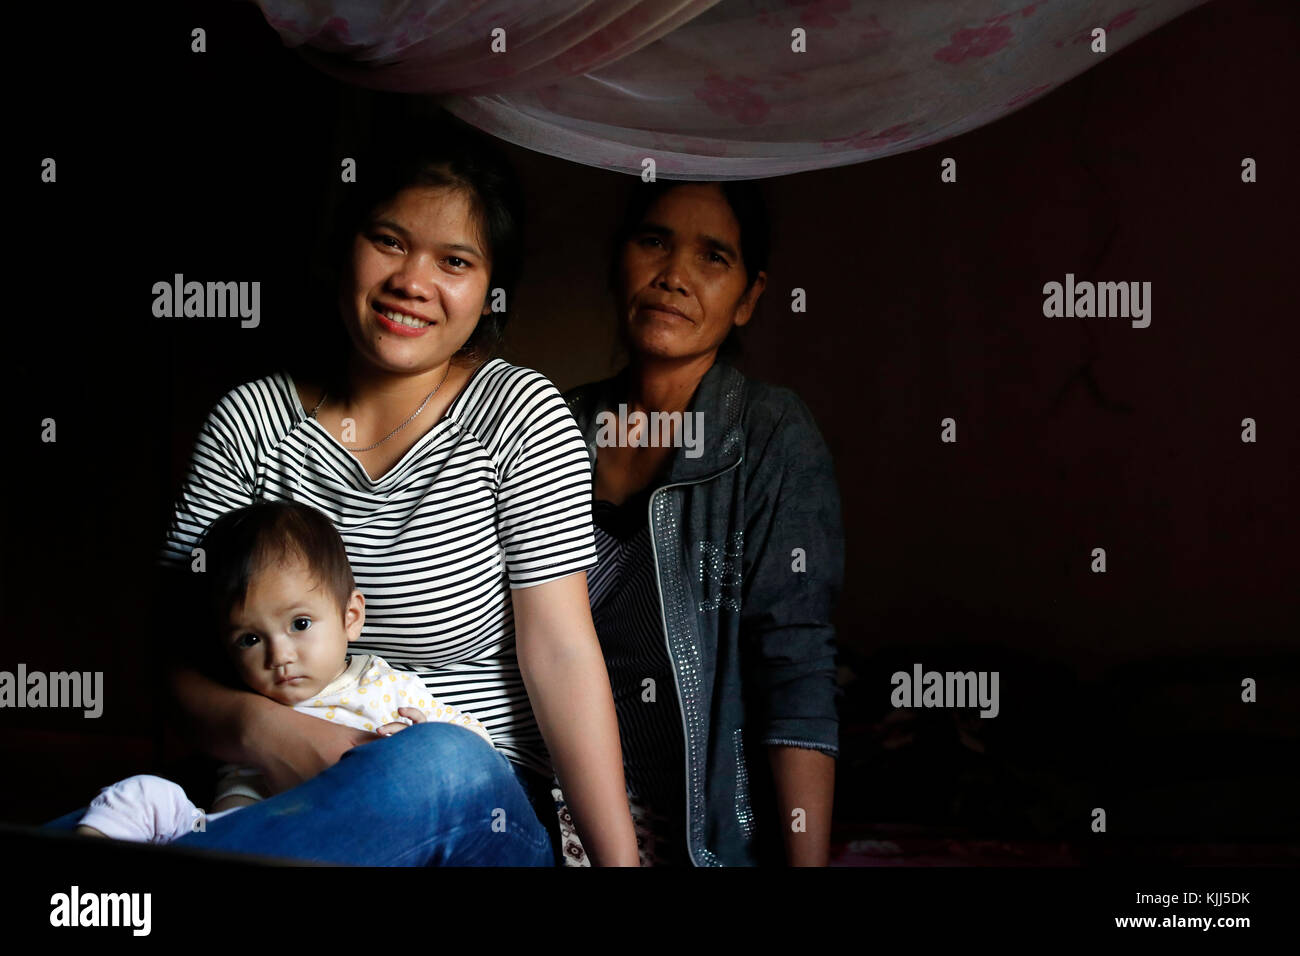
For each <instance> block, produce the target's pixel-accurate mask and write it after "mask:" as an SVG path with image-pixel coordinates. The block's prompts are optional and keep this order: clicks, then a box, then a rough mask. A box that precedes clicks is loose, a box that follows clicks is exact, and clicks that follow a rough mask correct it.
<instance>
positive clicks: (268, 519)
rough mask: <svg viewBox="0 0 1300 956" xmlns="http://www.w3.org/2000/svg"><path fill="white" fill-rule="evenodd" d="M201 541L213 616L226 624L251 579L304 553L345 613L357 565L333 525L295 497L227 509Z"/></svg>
mask: <svg viewBox="0 0 1300 956" xmlns="http://www.w3.org/2000/svg"><path fill="white" fill-rule="evenodd" d="M199 547H201V548H202V549H203V560H204V564H205V572H204V574H203V575H202V585H201V587H202V591H203V595H204V603H205V605H206V608H205V609H206V611H207V612H208V621H209V622H211V626H212V628H213V629H214V631H220V630H223V629H224V626H225V624H226V622H227V621H229V620H230V612H231V611H233V610H234V609H235V608H236V607H238V606H240V605H242V604H243V603H244V601H245V600H246V599H247V597H248V583H249V581H250V579H251V578H252V576H253V575H254V574H257V573H258V572H260V571H261V570H263V569H264V568H267V567H273V566H274V565H276V564H278V563H280V562H285V561H293V560H295V559H301V560H302V561H303V562H304V563H306V565H307V569H308V571H309V573H310V574H311V576H312V577H313V578H314V579H315V580H316V582H317V585H318V586H322V587H324V588H326V589H327V590H328V591H329V592H330V593H331V594H332V595H333V597H334V600H335V603H336V604H337V605H338V608H339V615H340V617H341V616H342V615H343V613H344V610H345V609H346V608H347V604H348V599H349V598H350V597H351V596H352V592H353V590H354V589H355V588H356V581H355V579H354V578H353V576H352V566H351V564H349V562H348V553H347V550H346V549H345V548H344V546H343V539H342V538H340V537H339V533H338V531H336V530H335V528H334V525H333V524H332V523H331V522H330V519H329V518H327V517H326V516H325V515H324V514H322V513H321V512H320V511H318V510H316V509H315V508H313V507H311V506H310V505H304V504H301V503H299V502H296V501H263V502H258V503H257V504H252V505H248V506H247V507H244V508H237V509H235V510H234V511H228V512H226V513H225V514H223V515H222V516H221V517H219V518H217V520H216V521H214V522H212V526H211V527H209V528H208V531H207V534H205V535H204V536H203V540H202V542H200V545H199Z"/></svg>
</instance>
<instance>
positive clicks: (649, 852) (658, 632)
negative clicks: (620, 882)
mask: <svg viewBox="0 0 1300 956" xmlns="http://www.w3.org/2000/svg"><path fill="white" fill-rule="evenodd" d="M653 490H654V489H653V488H646V489H645V490H644V491H643V492H641V493H640V494H637V495H634V496H632V497H631V498H629V499H628V500H627V501H625V502H624V503H623V504H622V505H614V504H612V503H610V502H608V501H600V500H598V501H596V502H595V514H594V516H595V521H596V552H597V555H598V556H599V564H598V565H597V567H596V568H595V569H594V570H593V571H591V572H590V573H589V574H588V582H587V590H588V594H589V596H590V598H591V608H592V618H593V620H594V622H595V625H596V633H597V634H598V635H599V637H600V646H601V650H602V651H603V652H604V655H605V664H606V667H607V668H608V670H609V681H610V686H611V688H612V689H613V692H614V708H615V710H616V711H617V712H618V727H619V736H620V737H621V738H622V742H623V772H624V775H625V777H626V780H627V790H628V803H629V805H630V807H631V809H632V815H633V819H634V822H635V825H636V831H637V842H638V844H639V845H640V850H641V860H642V865H643V866H690V858H689V856H688V854H687V852H686V770H685V762H686V751H685V745H684V742H683V731H682V716H681V709H680V707H679V706H678V703H677V685H676V679H675V678H674V676H673V668H672V662H671V661H670V660H669V657H668V649H667V645H666V643H665V642H666V638H665V637H664V623H663V611H662V609H661V607H660V603H659V588H658V585H657V584H656V582H655V570H654V553H653V550H652V548H651V544H650V524H649V515H648V510H647V509H648V506H649V500H650V493H651V492H652V491H653ZM647 679H649V680H652V681H654V683H653V685H649V684H647V683H646V681H647ZM651 688H653V699H647V698H649V697H650V696H651V694H650V689H651Z"/></svg>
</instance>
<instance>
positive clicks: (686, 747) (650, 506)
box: [646, 455, 745, 867]
mask: <svg viewBox="0 0 1300 956" xmlns="http://www.w3.org/2000/svg"><path fill="white" fill-rule="evenodd" d="M744 460H745V457H744V456H743V455H742V456H741V457H740V458H739V459H737V460H736V461H735V462H734V463H733V464H731V465H729V466H728V467H726V468H724V469H722V471H719V472H716V473H715V474H712V475H705V476H704V477H703V478H696V479H694V480H692V481H678V482H674V483H673V484H671V485H662V486H661V487H659V488H656V489H655V490H654V491H652V492H650V500H649V502H647V504H646V520H647V522H648V523H649V525H650V551H651V553H652V554H653V555H654V559H655V590H657V591H658V592H659V618H660V620H662V621H663V624H664V646H665V647H666V648H667V649H668V662H669V663H670V664H671V665H672V668H673V686H674V687H676V688H677V713H678V716H680V717H681V719H682V743H683V747H682V750H683V753H684V754H685V758H686V760H685V767H684V768H683V769H684V771H685V773H686V855H687V856H688V857H689V858H690V861H691V865H692V866H695V867H698V866H699V865H700V864H699V863H697V862H696V860H695V847H694V846H692V845H691V844H692V841H691V732H690V729H689V728H688V727H687V726H686V703H685V699H684V698H683V697H682V682H681V678H680V677H678V676H677V661H676V659H675V658H674V657H673V642H672V640H671V638H670V637H669V635H668V611H667V609H666V608H665V607H664V582H663V578H662V577H661V576H660V574H659V546H658V545H657V544H656V543H655V520H654V514H655V512H654V508H655V495H657V494H659V492H661V491H667V490H668V489H669V488H685V487H687V486H689V485H698V484H702V483H704V482H706V481H712V480H713V479H714V478H721V477H722V476H723V475H725V474H726V473H727V472H729V471H732V470H734V469H736V468H738V467H740V463H741V462H743V461H744ZM704 789H705V798H706V799H707V797H708V785H707V783H706V784H705V788H704Z"/></svg>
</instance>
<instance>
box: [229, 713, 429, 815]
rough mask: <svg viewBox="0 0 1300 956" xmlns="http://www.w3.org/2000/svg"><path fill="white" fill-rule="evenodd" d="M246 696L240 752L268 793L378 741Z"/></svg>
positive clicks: (286, 787)
mask: <svg viewBox="0 0 1300 956" xmlns="http://www.w3.org/2000/svg"><path fill="white" fill-rule="evenodd" d="M251 696H252V697H253V701H251V702H250V706H249V712H248V716H247V717H246V719H245V720H244V721H243V724H242V734H241V738H242V741H243V749H244V750H245V751H246V753H247V754H248V762H249V763H252V764H254V765H256V766H257V767H259V768H260V769H261V771H262V773H263V774H264V775H265V776H266V782H267V785H268V786H269V787H270V788H271V791H272V792H273V793H280V792H281V791H284V790H291V789H293V788H294V787H296V786H298V784H300V783H303V782H304V781H307V780H310V779H311V778H312V777H314V776H316V775H317V774H318V773H320V772H321V771H322V770H326V769H328V768H329V767H332V766H334V765H335V764H336V763H338V762H339V758H340V757H342V756H343V755H344V754H345V753H347V752H348V751H349V750H351V749H352V748H353V747H357V746H360V745H361V744H364V743H369V742H371V741H373V740H378V739H379V735H378V734H372V733H370V732H369V731H367V730H354V729H352V728H351V727H346V726H344V725H342V724H332V723H330V722H329V721H328V720H321V719H320V718H319V717H312V716H309V715H308V714H300V713H299V712H298V711H296V710H294V709H293V708H292V707H286V706H285V705H283V704H277V703H275V702H274V701H271V700H267V699H266V698H265V697H259V696H257V695H256V694H253V695H251ZM263 704H264V705H265V706H262V705H263ZM388 726H392V725H391V724H390V725H388ZM401 726H403V727H405V726H406V725H405V724H402V725H401Z"/></svg>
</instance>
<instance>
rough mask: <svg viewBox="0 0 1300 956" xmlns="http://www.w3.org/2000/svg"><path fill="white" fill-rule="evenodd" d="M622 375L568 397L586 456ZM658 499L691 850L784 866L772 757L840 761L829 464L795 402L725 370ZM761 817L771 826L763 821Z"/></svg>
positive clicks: (838, 558) (699, 396)
mask: <svg viewBox="0 0 1300 956" xmlns="http://www.w3.org/2000/svg"><path fill="white" fill-rule="evenodd" d="M626 374H627V373H626V370H624V372H622V373H620V374H619V375H618V376H615V377H614V378H612V379H606V380H605V381H602V382H596V383H593V384H590V385H584V386H581V387H579V388H577V389H574V390H573V391H572V392H570V393H568V394H567V395H566V396H565V397H566V400H567V401H568V403H569V408H570V410H571V411H572V412H573V414H574V417H575V418H576V419H577V422H578V426H579V428H580V429H581V430H582V433H583V436H584V438H585V439H586V442H587V449H588V452H589V453H590V454H591V456H592V462H593V466H594V463H595V457H596V453H597V445H596V434H597V430H598V422H597V415H598V414H599V412H601V411H606V410H614V409H615V408H616V406H617V401H618V396H620V395H624V394H626V393H625V392H624V391H623V385H624V381H625V379H624V376H625V375H626ZM695 412H700V413H702V414H703V441H702V443H701V446H700V451H701V454H700V455H699V456H698V457H695V458H692V457H688V455H687V451H688V449H687V448H685V447H682V448H678V449H677V450H676V452H675V453H674V456H673V458H672V462H671V465H670V467H669V471H668V476H667V480H666V481H665V483H664V484H662V485H660V486H659V487H658V488H656V489H655V491H654V492H653V493H652V494H651V496H650V502H649V506H648V507H649V519H650V527H651V532H652V533H651V540H652V542H653V544H654V554H655V565H656V566H655V573H656V582H657V584H658V588H659V595H660V601H661V606H662V608H663V619H664V634H665V641H666V643H667V647H668V654H669V658H670V660H671V662H672V666H673V672H674V676H675V678H676V681H677V692H678V693H677V697H678V701H679V704H680V708H681V717H682V730H683V734H684V740H685V744H686V747H685V750H686V767H685V770H686V791H687V792H686V794H685V797H686V819H687V842H688V848H689V851H690V855H691V859H692V860H693V861H694V862H695V864H696V865H698V866H745V865H753V864H756V863H759V862H767V861H769V860H771V861H775V860H777V859H779V853H780V848H781V839H780V834H779V833H776V832H774V831H775V829H776V827H775V824H776V820H775V819H774V818H773V819H769V817H774V814H775V810H774V809H772V808H771V806H770V804H771V795H770V784H769V785H767V786H766V787H765V788H764V789H762V790H760V789H757V785H758V784H759V782H760V781H762V782H764V783H766V782H767V781H769V780H770V776H771V774H770V771H769V770H768V759H767V755H766V753H765V750H766V746H773V745H774V746H794V747H807V748H811V749H815V750H820V751H822V752H824V753H828V754H830V755H831V756H838V754H839V736H838V726H839V725H838V718H837V711H836V703H837V697H838V691H837V689H836V682H835V632H834V628H833V627H832V625H831V623H830V614H831V610H832V608H833V606H834V603H835V600H836V598H837V597H838V595H839V592H840V588H841V585H842V581H843V573H844V534H843V526H842V523H841V514H840V499H839V492H838V488H837V486H836V482H835V475H834V470H833V466H832V463H831V458H830V453H829V451H828V450H827V448H826V445H825V442H824V441H823V440H822V437H821V434H820V432H819V431H818V430H817V426H816V424H815V423H814V422H813V419H812V415H811V414H810V413H809V411H808V409H807V407H806V406H805V405H804V404H803V402H801V401H800V400H799V398H798V397H797V396H796V395H795V394H794V393H793V392H791V391H789V390H788V389H784V388H777V387H773V386H768V385H764V384H762V383H760V382H756V381H753V380H751V379H747V378H745V376H743V375H742V374H741V373H740V372H739V371H737V370H736V369H734V368H732V367H731V366H729V365H726V364H723V363H716V364H714V366H713V367H712V368H711V369H709V371H708V372H707V373H706V374H705V376H704V378H703V379H702V380H701V381H700V385H699V387H698V388H697V389H696V392H695V396H694V397H693V399H692V401H691V405H690V407H689V408H688V409H687V413H688V414H692V413H695ZM765 809H766V812H764V811H765Z"/></svg>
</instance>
